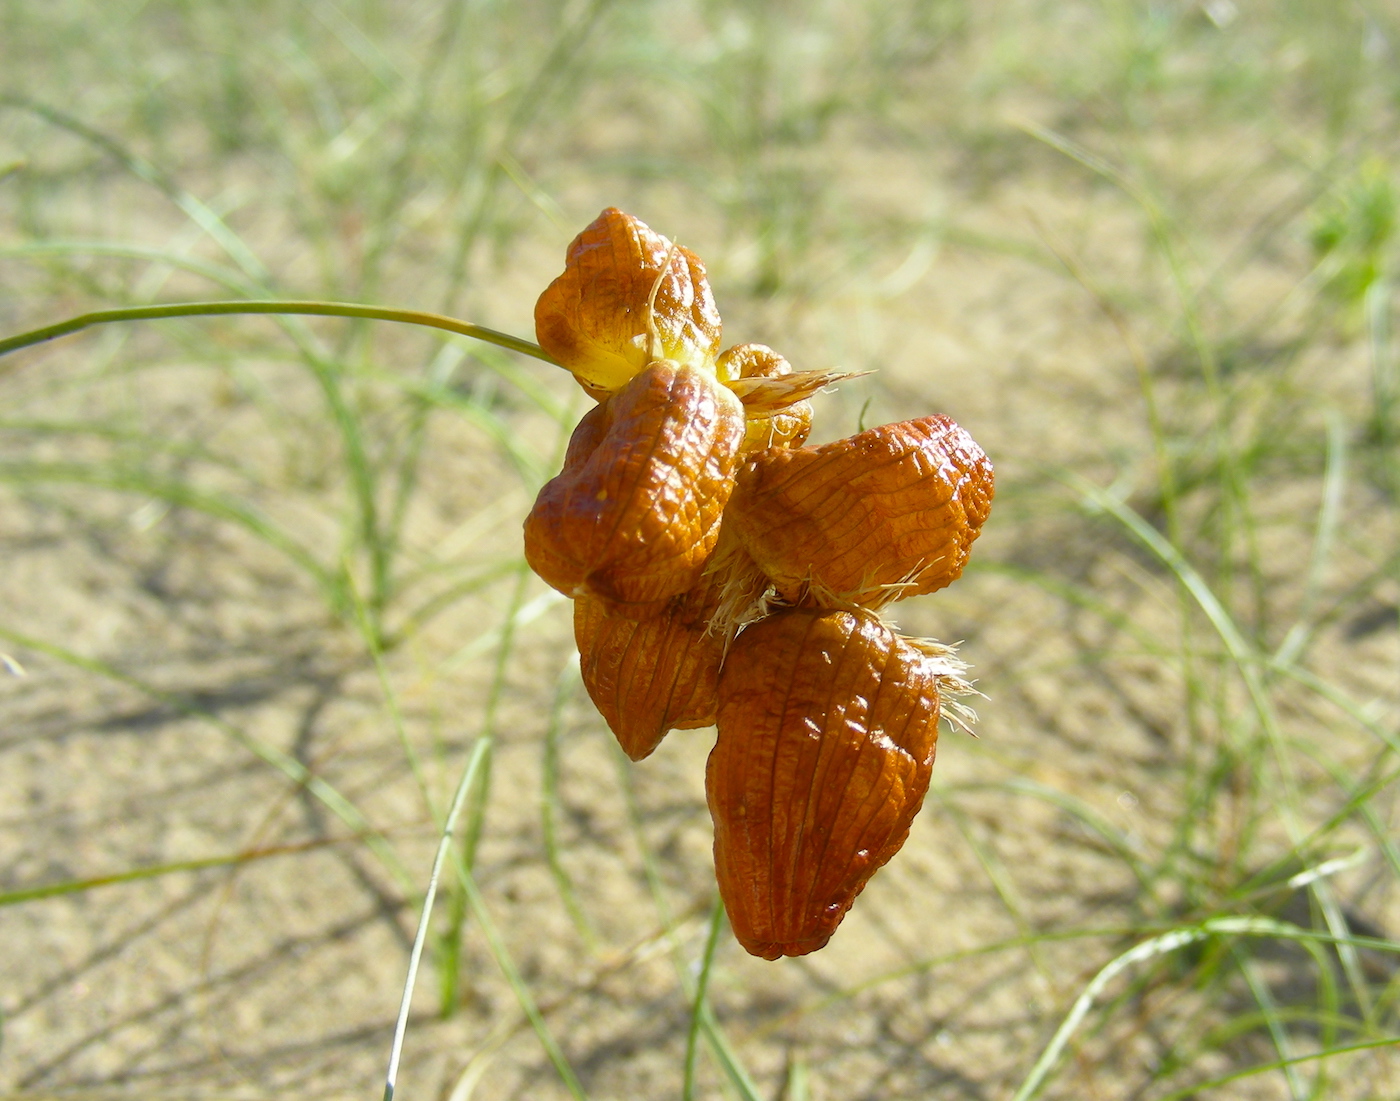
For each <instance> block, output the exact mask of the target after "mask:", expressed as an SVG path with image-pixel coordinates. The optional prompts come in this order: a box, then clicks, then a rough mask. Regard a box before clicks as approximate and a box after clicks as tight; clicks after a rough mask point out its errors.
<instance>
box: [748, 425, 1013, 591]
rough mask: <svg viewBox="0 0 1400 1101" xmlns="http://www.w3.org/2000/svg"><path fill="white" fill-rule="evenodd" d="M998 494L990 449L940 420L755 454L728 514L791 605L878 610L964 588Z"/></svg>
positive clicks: (870, 430)
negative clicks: (958, 583)
mask: <svg viewBox="0 0 1400 1101" xmlns="http://www.w3.org/2000/svg"><path fill="white" fill-rule="evenodd" d="M992 491H993V474H992V464H991V463H990V462H989V461H988V459H987V456H986V454H985V453H984V452H983V451H982V449H981V448H980V447H978V446H977V444H976V442H975V441H974V440H973V439H972V437H971V436H969V435H968V434H967V432H965V431H964V430H963V429H962V428H960V427H959V426H958V425H957V423H956V422H954V421H953V420H952V419H951V418H949V417H945V416H930V417H922V418H920V419H918V420H908V421H899V422H897V423H895V424H885V425H881V426H880V427H878V428H871V429H868V430H867V431H865V432H861V433H859V434H857V435H855V436H850V437H848V438H846V439H844V440H837V441H836V442H834V443H829V444H825V445H823V446H821V447H804V448H791V449H789V448H770V449H768V450H766V451H758V452H755V453H754V454H752V455H749V456H748V457H747V458H746V459H745V461H744V463H743V464H742V465H741V467H740V470H739V474H738V483H737V487H736V489H735V492H734V497H733V499H732V501H731V502H730V506H729V509H728V512H727V513H726V515H727V517H728V522H729V523H730V524H731V525H732V526H733V529H734V532H735V535H736V536H737V537H738V539H739V540H740V541H741V542H742V543H743V545H744V547H745V548H746V549H747V550H748V552H749V554H750V555H751V556H752V557H753V560H754V561H755V562H756V563H758V565H759V567H760V568H761V569H762V570H763V572H764V573H765V574H767V576H768V577H769V578H770V579H772V581H773V584H774V586H775V587H776V588H777V590H778V592H779V594H780V595H781V596H782V597H783V599H784V600H786V601H788V602H790V603H793V604H798V603H804V602H808V601H811V602H816V603H818V604H824V605H826V606H834V607H840V606H845V605H849V604H858V605H860V606H862V607H870V608H878V607H881V606H882V605H884V604H888V603H889V602H890V601H892V600H899V599H903V598H904V597H909V596H916V595H919V594H921V593H930V592H933V591H934V590H936V589H941V588H943V587H944V586H945V585H948V584H950V583H951V582H953V581H955V580H957V578H958V576H959V575H960V574H961V573H962V569H963V566H964V565H965V564H966V563H967V558H968V555H969V553H970V552H971V547H972V542H973V540H974V539H976V538H977V535H978V533H979V531H980V530H981V527H982V522H983V521H984V520H985V519H986V518H987V514H988V512H990V511H991V502H992Z"/></svg>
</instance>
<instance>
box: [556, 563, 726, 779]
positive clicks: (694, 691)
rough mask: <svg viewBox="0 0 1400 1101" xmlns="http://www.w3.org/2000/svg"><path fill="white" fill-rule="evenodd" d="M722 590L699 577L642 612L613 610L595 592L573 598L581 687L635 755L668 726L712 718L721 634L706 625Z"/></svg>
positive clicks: (703, 723) (643, 751) (683, 727)
mask: <svg viewBox="0 0 1400 1101" xmlns="http://www.w3.org/2000/svg"><path fill="white" fill-rule="evenodd" d="M718 596H719V594H718V592H717V591H716V590H715V588H714V587H713V586H711V585H708V584H706V583H705V582H703V581H702V582H701V584H700V585H699V586H697V587H696V588H695V589H692V590H691V591H690V592H688V593H682V594H681V595H680V596H677V597H674V598H672V599H671V600H670V601H668V602H667V603H666V606H665V607H664V608H663V609H662V610H661V612H660V613H659V614H657V615H654V616H652V617H651V618H650V619H643V620H631V619H626V618H624V617H622V616H616V615H611V614H609V612H608V610H607V608H606V607H604V605H603V604H602V603H601V602H600V601H597V600H594V599H592V598H590V597H586V596H584V597H580V598H579V599H578V600H577V601H575V603H574V639H575V641H576V642H577V643H578V652H579V667H580V670H581V672H582V674H583V683H584V687H586V688H587V689H588V695H589V697H590V698H591V699H592V700H593V703H594V705H595V706H596V707H597V708H598V711H599V712H600V713H601V714H602V716H603V718H604V719H605V720H607V724H608V728H609V729H610V730H611V731H612V732H613V734H614V735H616V736H617V740H618V743H619V744H620V745H621V746H622V748H623V750H624V751H625V752H626V753H627V756H629V757H631V758H632V760H634V761H640V760H641V759H642V758H643V757H646V756H648V755H650V753H651V751H652V750H654V749H655V748H656V747H657V745H658V744H659V743H660V742H661V739H662V738H663V737H665V736H666V732H667V731H668V730H689V729H692V728H694V727H697V726H709V725H710V724H712V723H713V722H714V721H715V709H716V706H717V704H716V686H717V684H718V681H719V667H720V662H721V661H723V659H724V639H723V638H722V637H720V636H719V635H718V634H712V633H710V632H709V631H708V630H707V629H706V625H707V624H708V622H709V620H710V617H711V616H712V615H713V614H714V611H715V607H716V604H717V602H718Z"/></svg>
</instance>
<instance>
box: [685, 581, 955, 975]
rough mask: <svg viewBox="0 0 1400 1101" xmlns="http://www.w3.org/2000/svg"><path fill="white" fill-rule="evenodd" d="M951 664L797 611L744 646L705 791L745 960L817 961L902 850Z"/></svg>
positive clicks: (728, 688) (862, 627)
mask: <svg viewBox="0 0 1400 1101" xmlns="http://www.w3.org/2000/svg"><path fill="white" fill-rule="evenodd" d="M945 668H946V666H942V667H941V666H940V664H939V662H938V660H937V659H936V658H934V657H931V656H929V655H928V654H927V653H925V652H924V651H923V650H921V649H920V648H919V647H918V646H916V645H915V644H913V643H912V642H910V641H909V640H906V639H904V638H901V637H900V636H898V635H896V634H895V633H894V632H893V631H891V630H890V629H889V628H887V627H885V626H884V625H883V624H881V623H880V621H879V620H878V619H876V618H875V616H874V615H872V614H870V613H868V612H829V611H822V610H820V609H815V608H790V609H786V610H783V611H780V612H777V613H775V614H774V615H771V616H769V617H768V618H766V619H763V620H760V621H759V622H758V623H755V624H753V625H752V626H750V627H748V628H746V629H745V630H743V631H742V632H740V634H739V636H738V637H737V638H736V639H735V640H734V642H733V644H732V646H731V648H730V651H729V655H728V657H727V658H726V659H725V664H724V669H723V672H722V673H721V674H720V681H719V716H718V725H719V739H718V740H717V741H716V743H715V747H714V749H713V750H712V751H711V753H710V760H709V766H708V768H707V769H706V773H705V791H706V794H707V797H708V799H709V804H710V814H711V816H712V817H713V819H714V825H715V875H716V877H717V878H718V880H719V889H720V895H721V897H722V898H723V899H724V905H725V909H726V910H728V912H729V921H730V924H731V925H732V926H733V928H734V935H735V936H736V937H737V938H738V940H739V943H740V944H742V945H743V946H744V948H745V949H746V950H747V951H749V952H750V953H752V954H753V955H755V956H762V957H764V958H765V959H777V958H778V957H779V956H801V955H805V954H806V953H808V952H815V951H816V950H817V949H818V948H820V947H822V946H823V945H824V944H826V942H827V941H828V940H829V939H830V938H831V934H832V933H833V932H834V931H835V930H836V927H837V925H839V924H840V922H841V919H842V918H843V917H844V916H845V914H846V911H847V910H849V909H850V907H851V903H852V902H853V901H854V900H855V897H856V895H858V894H859V893H860V892H861V890H862V889H863V888H864V887H865V884H866V883H867V882H868V881H869V879H870V877H871V876H872V875H873V874H874V873H875V872H876V870H878V869H879V868H880V867H881V866H882V865H883V864H884V863H885V862H886V861H888V860H889V859H890V857H892V856H893V855H894V854H895V853H896V852H897V851H898V850H899V847H900V846H901V845H902V844H904V840H905V838H906V837H907V836H908V834H909V825H910V823H911V822H912V821H913V819H914V815H915V814H917V813H918V810H919V807H920V806H921V805H922V803H923V799H924V793H925V792H926V791H927V790H928V783H929V774H930V771H931V770H932V768H933V755H934V747H935V745H936V743H937V740H938V716H939V683H940V679H941V672H942V671H943V669H945Z"/></svg>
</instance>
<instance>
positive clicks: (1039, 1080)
mask: <svg viewBox="0 0 1400 1101" xmlns="http://www.w3.org/2000/svg"><path fill="white" fill-rule="evenodd" d="M1218 936H1255V937H1283V938H1285V939H1296V938H1302V937H1308V936H1315V934H1310V933H1308V932H1307V931H1306V930H1303V929H1299V928H1297V927H1296V926H1292V925H1288V924H1286V923H1284V922H1279V921H1273V920H1271V919H1268V918H1239V917H1226V918H1212V919H1210V920H1209V921H1205V922H1202V923H1201V924H1200V925H1194V926H1186V927H1183V928H1177V929H1173V930H1170V931H1169V932H1166V933H1161V934H1159V935H1157V936H1154V937H1152V938H1151V939H1150V940H1145V941H1143V942H1142V943H1140V944H1137V945H1135V946H1134V947H1132V948H1130V949H1128V951H1126V952H1124V953H1122V954H1121V955H1119V956H1115V957H1114V958H1113V959H1112V960H1110V961H1109V962H1108V963H1106V964H1105V965H1104V966H1103V967H1102V968H1100V969H1099V971H1098V973H1097V974H1096V975H1095V976H1094V977H1093V978H1092V979H1091V980H1089V982H1088V984H1087V985H1086V986H1085V987H1084V989H1083V991H1082V992H1081V993H1080V994H1079V996H1078V997H1077V998H1076V999H1075V1000H1074V1004H1073V1005H1072V1006H1071V1007H1070V1010H1069V1012H1068V1013H1067V1014H1066V1015H1065V1019H1064V1021H1063V1022H1062V1023H1061V1024H1060V1027H1059V1028H1058V1029H1057V1030H1056V1031H1055V1034H1054V1036H1052V1037H1051V1039H1050V1042H1049V1043H1048V1044H1046V1045H1045V1048H1044V1049H1043V1050H1042V1051H1041V1053H1040V1056H1039V1058H1037V1059H1036V1061H1035V1064H1034V1065H1033V1066H1032V1067H1031V1069H1030V1071H1029V1072H1028V1073H1027V1075H1026V1077H1025V1078H1024V1079H1022V1081H1021V1085H1020V1086H1019V1087H1018V1088H1017V1090H1016V1093H1015V1094H1014V1095H1013V1097H1012V1099H1011V1101H1032V1099H1033V1098H1035V1097H1038V1096H1039V1095H1040V1092H1041V1090H1042V1089H1043V1088H1044V1087H1045V1085H1046V1083H1047V1082H1048V1080H1049V1076H1050V1073H1051V1071H1052V1070H1053V1069H1054V1067H1055V1064H1056V1063H1057V1062H1059V1059H1060V1056H1061V1055H1062V1054H1063V1053H1064V1051H1065V1048H1066V1047H1067V1046H1068V1044H1069V1041H1070V1039H1071V1038H1072V1037H1073V1036H1074V1034H1075V1032H1077V1031H1078V1030H1079V1026H1080V1025H1081V1024H1082V1023H1083V1022H1084V1018H1085V1017H1086V1016H1087V1015H1088V1014H1089V1011H1090V1010H1091V1009H1092V1008H1093V1006H1094V1003H1095V1002H1096V1001H1097V1000H1098V998H1099V996H1100V995H1101V994H1102V993H1103V992H1104V990H1105V989H1106V988H1107V986H1108V984H1109V983H1111V982H1112V981H1113V980H1114V979H1115V978H1116V977H1117V976H1118V975H1120V974H1122V973H1123V972H1124V971H1126V970H1128V969H1129V968H1131V967H1133V966H1134V965H1135V964H1138V963H1141V962H1143V961H1145V960H1150V959H1154V958H1156V957H1158V956H1164V955H1168V954H1169V953H1172V952H1175V951H1177V950H1178V949H1181V948H1185V947H1187V946H1189V945H1192V944H1198V943H1200V942H1201V941H1203V940H1206V939H1208V938H1211V937H1218Z"/></svg>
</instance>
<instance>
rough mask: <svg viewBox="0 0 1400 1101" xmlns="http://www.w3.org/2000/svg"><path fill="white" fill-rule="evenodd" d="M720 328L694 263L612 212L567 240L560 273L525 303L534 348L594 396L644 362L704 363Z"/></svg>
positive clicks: (704, 281)
mask: <svg viewBox="0 0 1400 1101" xmlns="http://www.w3.org/2000/svg"><path fill="white" fill-rule="evenodd" d="M668 255H670V258H671V261H670V264H669V266H668V265H667V262H666V261H667V256H668ZM663 270H664V272H665V275H664V276H662V272H663ZM658 278H659V280H660V281H659V283H658ZM653 289H655V292H656V294H655V298H654V299H653V297H652V291H653ZM648 317H650V318H651V319H652V323H653V325H654V326H655V329H656V336H657V338H658V343H659V347H656V348H653V347H651V341H650V335H651V334H650V329H649V327H648V324H647V321H648ZM720 331H721V326H720V317H719V310H718V309H717V308H716V306H715V300H714V296H713V295H712V294H711V293H710V285H709V282H708V281H707V279H706V277H705V265H704V264H703V263H701V262H700V258H699V257H697V256H696V255H695V254H694V253H693V252H691V251H690V250H689V249H684V248H680V247H679V246H677V247H675V249H674V251H672V245H671V242H670V241H668V240H667V239H666V238H665V237H663V236H661V234H659V233H656V232H655V231H653V230H652V229H651V228H650V227H649V226H647V225H646V223H645V222H642V221H641V220H640V219H638V218H634V217H632V216H631V215H630V214H624V213H623V212H622V211H620V210H618V209H616V208H615V207H609V208H608V209H606V210H604V211H603V212H602V213H601V214H600V215H598V217H597V218H596V219H594V220H593V222H592V223H591V224H589V226H588V227H587V228H585V229H584V231H583V232H582V233H580V234H579V235H578V236H577V237H575V238H574V239H573V242H572V243H571V244H570V245H569V251H568V254H567V255H566V257H565V266H564V273H563V274H562V275H560V276H559V278H557V279H556V280H554V282H553V283H551V284H550V285H549V286H548V287H547V288H546V289H545V292H544V293H543V294H542V295H540V297H539V301H537V302H536V303H535V335H536V338H537V339H538V340H539V342H540V347H542V348H543V349H544V350H545V351H546V352H548V353H549V354H550V355H551V356H553V357H554V358H555V359H556V360H558V361H559V363H561V364H562V365H563V366H565V367H567V368H568V369H569V370H570V371H572V372H573V373H574V375H575V376H577V378H578V380H579V381H580V382H581V383H583V384H584V386H585V388H586V389H588V390H589V392H590V393H593V394H595V396H597V395H598V394H599V393H600V392H611V391H613V390H616V389H618V388H619V387H620V386H622V385H623V384H624V383H625V382H627V380H628V379H630V378H632V376H634V375H635V374H636V373H637V372H638V371H640V370H641V369H642V368H643V367H645V366H646V365H647V364H648V363H649V362H651V361H652V360H653V359H660V358H665V359H670V360H674V361H676V362H679V363H688V364H691V365H693V366H698V365H701V364H705V365H711V364H713V363H714V359H715V356H716V355H717V354H718V352H719V343H720Z"/></svg>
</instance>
